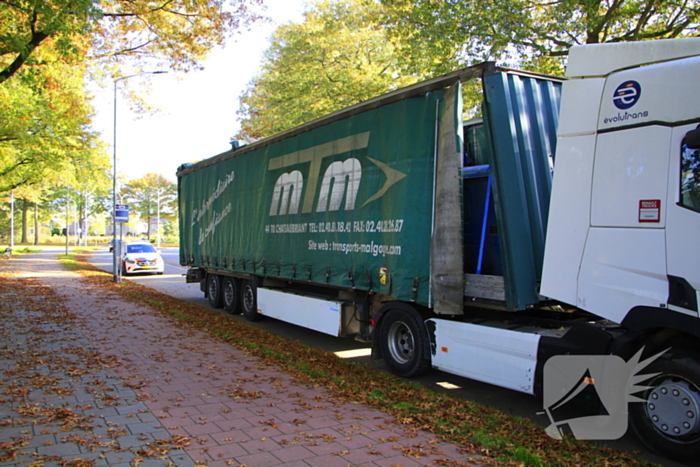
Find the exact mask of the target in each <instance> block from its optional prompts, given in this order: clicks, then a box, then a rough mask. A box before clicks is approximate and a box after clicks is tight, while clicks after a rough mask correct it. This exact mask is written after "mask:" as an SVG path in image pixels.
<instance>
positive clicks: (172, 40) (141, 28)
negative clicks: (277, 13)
mask: <svg viewBox="0 0 700 467" xmlns="http://www.w3.org/2000/svg"><path fill="white" fill-rule="evenodd" d="M258 3H260V0H230V3H229V4H228V5H227V4H226V3H225V2H224V1H221V0H168V1H160V0H103V1H96V0H0V58H1V60H0V83H2V82H4V81H6V80H8V79H10V78H11V77H12V76H13V75H15V73H17V71H18V70H19V69H20V68H22V67H23V66H25V65H38V64H41V63H45V59H44V58H41V57H37V56H36V52H37V51H38V50H40V49H42V48H52V49H53V50H54V52H55V57H54V59H55V60H60V61H66V62H72V63H76V62H81V61H84V60H85V59H86V58H90V59H93V60H99V61H101V63H102V64H105V65H113V64H114V63H115V62H120V61H123V60H125V59H129V60H130V63H131V65H132V66H136V67H138V65H139V64H144V63H146V62H149V61H153V60H155V61H157V62H161V63H163V64H167V65H168V66H170V67H171V68H173V69H176V70H189V69H192V68H194V67H195V66H196V64H197V62H198V61H199V60H201V59H202V58H203V57H204V55H206V53H207V52H208V51H209V50H211V49H212V48H213V47H214V46H216V45H221V44H222V43H223V42H224V40H225V39H226V37H227V36H228V35H230V34H231V33H232V32H233V31H235V30H237V29H238V28H239V27H241V26H243V25H245V24H248V23H249V22H250V21H252V20H255V19H256V18H257V15H256V14H255V12H254V11H253V10H252V9H251V7H253V6H254V5H256V4H258Z"/></svg>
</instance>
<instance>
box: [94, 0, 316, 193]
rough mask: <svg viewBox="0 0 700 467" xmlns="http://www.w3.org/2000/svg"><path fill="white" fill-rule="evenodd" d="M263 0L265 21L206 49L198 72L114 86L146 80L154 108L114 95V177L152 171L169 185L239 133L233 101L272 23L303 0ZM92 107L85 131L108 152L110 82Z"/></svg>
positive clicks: (297, 11)
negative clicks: (135, 108)
mask: <svg viewBox="0 0 700 467" xmlns="http://www.w3.org/2000/svg"><path fill="white" fill-rule="evenodd" d="M263 3H264V4H265V5H266V6H267V8H268V9H267V12H266V14H267V16H269V17H270V18H271V19H272V22H270V23H257V24H254V25H253V26H252V29H251V31H246V32H243V33H242V34H237V35H236V36H235V37H233V38H231V39H230V40H229V42H228V44H227V45H226V47H225V48H224V49H217V50H215V51H213V53H212V54H211V56H210V57H209V58H208V59H207V60H206V61H205V62H204V63H203V65H204V67H205V69H204V70H202V71H193V72H190V73H186V74H185V73H182V74H175V73H173V72H168V74H158V75H151V76H147V77H146V76H138V77H134V78H130V79H129V80H122V81H120V82H119V83H118V84H119V86H123V85H124V84H125V82H126V81H128V82H129V83H128V85H129V86H130V87H133V88H136V89H138V88H139V86H140V85H141V84H142V83H143V82H144V81H149V82H150V93H149V94H148V95H145V96H144V97H145V100H146V102H147V104H148V105H149V106H151V107H154V108H156V109H158V111H157V112H156V113H155V114H146V115H139V114H136V113H134V112H132V111H131V109H130V108H129V104H128V103H127V102H126V100H125V98H124V97H122V96H121V95H120V94H119V93H117V120H116V136H117V138H116V141H117V172H118V173H119V176H120V178H121V177H123V179H124V180H125V181H128V180H133V179H136V178H140V177H143V176H144V175H146V174H148V173H155V174H161V175H163V176H165V177H166V178H167V179H169V180H171V181H172V182H175V181H177V177H176V176H175V172H176V170H177V168H178V167H179V166H180V165H181V164H183V163H185V162H194V161H197V160H201V159H206V158H208V157H212V156H215V155H217V154H220V153H222V152H224V151H227V150H228V149H230V147H231V145H230V143H229V141H230V139H231V137H232V136H233V135H235V134H236V133H237V132H238V130H239V124H238V122H237V118H236V111H237V110H238V107H239V101H238V98H239V96H240V95H241V93H242V92H243V91H244V90H245V89H246V87H247V84H248V82H249V81H250V80H251V79H252V78H253V77H254V76H255V75H257V74H258V72H259V70H260V64H261V61H262V55H263V52H264V51H265V50H266V49H267V47H268V46H269V38H270V36H271V34H272V33H273V31H274V30H275V28H276V27H277V26H278V25H280V24H284V23H286V22H290V21H300V20H301V18H302V16H301V12H302V11H303V5H304V1H303V0H263ZM234 40H235V41H234ZM149 71H157V70H149ZM141 94H142V95H143V93H141ZM94 105H95V109H96V111H97V114H96V117H95V119H94V122H93V128H94V129H95V130H96V131H98V132H99V133H101V135H102V140H103V141H104V143H105V144H106V145H107V146H108V152H109V155H110V157H111V156H112V155H113V145H112V143H113V141H114V132H113V127H114V126H115V125H114V88H113V86H112V85H109V86H108V87H107V88H105V89H104V90H102V91H100V92H99V93H97V94H96V96H95V100H94Z"/></svg>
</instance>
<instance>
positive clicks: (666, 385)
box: [646, 379, 700, 436]
mask: <svg viewBox="0 0 700 467" xmlns="http://www.w3.org/2000/svg"><path fill="white" fill-rule="evenodd" d="M646 409H647V414H648V415H649V419H650V420H651V422H652V423H653V424H654V426H655V427H656V429H657V430H659V431H660V432H662V433H664V434H666V435H668V436H686V435H692V434H696V433H700V393H698V390H697V388H695V386H693V385H691V384H690V383H688V382H687V381H674V380H671V379H667V380H664V381H663V382H662V383H661V384H660V385H659V386H657V387H655V388H654V389H653V390H652V391H651V393H650V394H649V398H648V399H647V402H646Z"/></svg>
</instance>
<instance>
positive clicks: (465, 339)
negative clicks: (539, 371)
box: [428, 319, 540, 394]
mask: <svg viewBox="0 0 700 467" xmlns="http://www.w3.org/2000/svg"><path fill="white" fill-rule="evenodd" d="M428 322H432V323H434V324H435V334H434V344H435V347H434V349H435V353H434V354H433V356H432V357H433V358H432V365H433V367H434V368H437V369H438V370H442V371H445V372H448V373H452V374H455V375H459V376H464V377H466V378H471V379H475V380H477V381H483V382H485V383H490V384H495V385H497V386H501V387H504V388H508V389H514V390H516V391H520V392H525V393H528V394H534V382H535V367H536V366H537V348H538V345H539V341H540V336H539V335H537V334H531V333H527V332H520V331H512V330H509V329H500V328H496V327H488V326H482V325H477V324H470V323H459V322H455V321H448V320H444V319H430V320H428ZM429 327H430V326H429Z"/></svg>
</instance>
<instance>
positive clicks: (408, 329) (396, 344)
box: [379, 309, 430, 378]
mask: <svg viewBox="0 0 700 467" xmlns="http://www.w3.org/2000/svg"><path fill="white" fill-rule="evenodd" d="M379 345H380V347H381V352H382V356H383V357H384V361H385V362H386V364H387V366H388V367H389V369H390V370H391V372H392V373H393V374H395V375H397V376H401V377H404V378H409V377H412V376H418V375H420V374H422V373H425V372H426V371H427V370H428V369H429V368H430V360H428V359H426V358H425V357H424V355H425V352H424V350H425V348H426V346H427V345H428V336H427V333H426V330H425V327H424V326H423V325H422V323H421V322H420V321H418V320H417V319H416V317H415V316H413V315H412V314H411V313H408V312H406V311H402V310H398V309H394V310H389V311H388V312H387V313H386V316H385V317H384V319H383V320H382V325H381V329H380V342H379Z"/></svg>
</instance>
